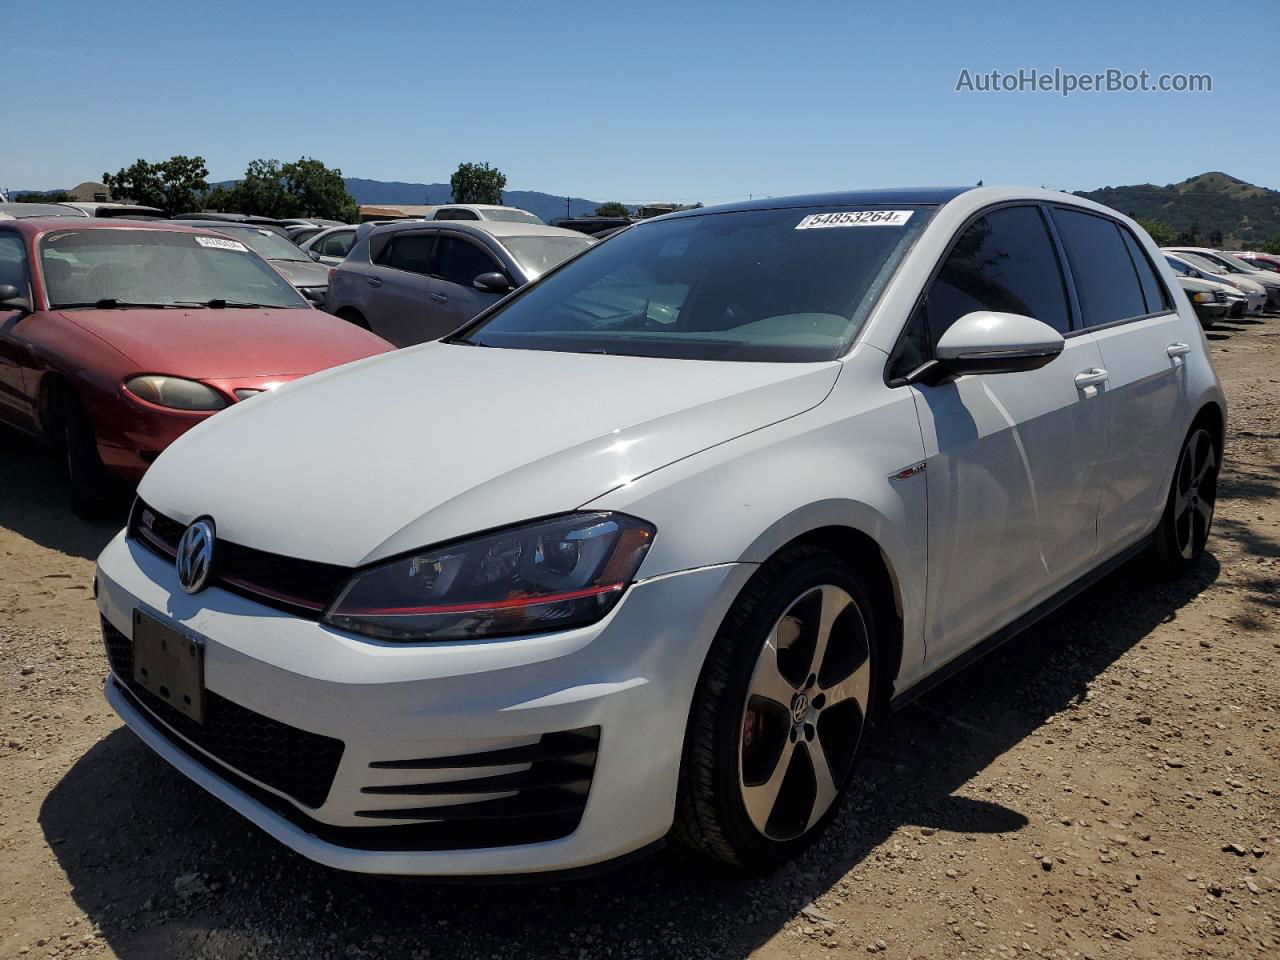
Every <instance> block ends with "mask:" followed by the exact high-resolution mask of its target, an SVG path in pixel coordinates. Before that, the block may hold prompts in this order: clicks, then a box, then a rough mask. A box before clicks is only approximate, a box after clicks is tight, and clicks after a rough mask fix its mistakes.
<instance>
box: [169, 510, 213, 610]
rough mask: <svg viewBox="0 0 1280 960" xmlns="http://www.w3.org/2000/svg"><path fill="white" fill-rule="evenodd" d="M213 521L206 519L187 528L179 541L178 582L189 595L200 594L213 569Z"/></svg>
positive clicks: (176, 560)
mask: <svg viewBox="0 0 1280 960" xmlns="http://www.w3.org/2000/svg"><path fill="white" fill-rule="evenodd" d="M213 539H214V537H213V520H212V519H211V518H209V517H204V518H202V519H200V520H197V521H196V522H195V523H193V524H191V526H189V527H187V529H186V531H185V532H184V533H183V534H182V539H181V540H179V541H178V556H177V558H176V559H175V561H174V563H175V565H176V566H177V568H178V582H179V583H180V584H182V589H183V590H185V591H187V593H199V592H200V591H201V590H203V589H204V588H205V586H207V585H208V583H209V573H210V571H211V570H212V569H213Z"/></svg>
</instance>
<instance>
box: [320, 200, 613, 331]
mask: <svg viewBox="0 0 1280 960" xmlns="http://www.w3.org/2000/svg"><path fill="white" fill-rule="evenodd" d="M595 242H596V241H595V240H593V239H592V238H591V237H587V236H583V235H582V234H581V233H576V232H575V231H573V230H561V229H559V228H558V227H547V226H540V225H537V224H530V223H515V222H505V221H444V222H439V221H434V220H406V221H402V222H399V223H389V224H386V225H384V226H380V227H376V228H374V229H373V230H371V231H369V232H368V233H367V234H364V235H363V236H358V238H357V240H356V244H355V246H354V247H353V248H352V250H351V252H350V253H349V254H347V257H346V259H345V260H343V261H342V263H341V265H340V266H338V267H337V268H336V269H335V270H333V271H332V274H331V276H330V279H329V296H328V299H327V300H326V302H325V309H326V310H327V311H329V312H330V313H332V314H335V315H336V316H339V317H342V318H343V319H345V320H349V321H350V322H351V323H355V324H358V325H359V326H362V327H365V328H367V329H369V330H372V331H373V332H374V333H376V334H378V336H380V337H383V338H385V339H387V340H390V341H391V342H392V343H394V344H395V345H396V346H400V347H403V346H408V345H409V344H412V343H425V342H426V341H428V340H438V339H439V338H440V337H443V336H444V335H445V334H447V333H450V332H451V331H453V330H455V329H457V328H458V327H460V326H461V325H462V324H464V323H466V322H467V321H468V320H470V319H471V318H473V317H475V316H476V315H477V314H479V313H480V312H481V311H483V310H485V309H487V308H488V307H489V306H490V305H492V304H493V303H496V302H497V301H498V300H500V299H502V298H503V297H505V296H506V295H507V294H508V293H509V292H511V291H512V290H514V289H516V288H517V287H521V286H524V285H525V284H526V283H528V282H529V281H531V280H535V279H537V278H538V277H539V276H541V275H542V274H544V273H546V272H547V271H548V270H550V269H551V268H552V267H555V266H557V265H559V264H560V263H562V262H563V261H565V260H567V259H568V258H570V257H572V256H574V255H576V254H578V253H581V252H582V251H583V250H585V249H587V247H589V246H591V245H592V244H594V243H595Z"/></svg>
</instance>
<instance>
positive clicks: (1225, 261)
mask: <svg viewBox="0 0 1280 960" xmlns="http://www.w3.org/2000/svg"><path fill="white" fill-rule="evenodd" d="M1166 249H1168V250H1170V251H1172V252H1173V253H1181V254H1192V255H1194V256H1197V257H1199V258H1200V259H1202V260H1208V261H1209V262H1210V263H1215V264H1217V265H1218V266H1219V267H1221V268H1222V270H1224V271H1225V274H1223V275H1225V276H1231V277H1242V278H1244V279H1246V280H1252V281H1253V282H1254V283H1258V284H1261V285H1262V287H1263V289H1264V290H1266V293H1267V306H1268V307H1269V308H1271V309H1272V310H1275V309H1280V276H1277V275H1276V274H1274V273H1272V272H1271V271H1270V270H1260V269H1258V268H1257V267H1255V266H1254V265H1253V264H1251V263H1247V262H1245V261H1244V260H1240V259H1238V258H1236V257H1233V256H1231V254H1229V253H1223V252H1222V251H1221V250H1210V249H1209V248H1208V247H1167V248H1166Z"/></svg>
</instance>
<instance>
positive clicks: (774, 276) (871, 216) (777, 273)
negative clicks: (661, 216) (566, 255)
mask: <svg viewBox="0 0 1280 960" xmlns="http://www.w3.org/2000/svg"><path fill="white" fill-rule="evenodd" d="M933 209H934V208H932V207H915V208H911V209H903V210H895V211H885V210H870V209H864V208H860V207H856V208H855V207H826V208H822V209H817V208H790V209H784V210H746V211H740V212H736V213H720V214H702V215H700V216H690V217H678V218H676V219H673V220H661V221H654V222H652V223H648V224H640V225H639V226H636V227H634V228H632V229H630V230H627V231H624V232H623V233H620V234H618V235H617V236H615V237H613V238H611V239H610V240H609V242H608V243H602V244H600V245H599V246H597V247H596V248H595V249H593V250H589V251H587V252H586V253H584V254H583V255H582V256H581V257H579V258H578V259H576V260H574V261H573V262H572V263H570V264H568V265H567V266H565V268H564V269H562V270H559V271H557V272H556V273H554V274H552V275H551V276H549V277H547V278H546V279H545V280H543V281H541V282H540V283H538V284H536V285H534V286H533V287H530V288H529V289H528V290H527V291H526V292H524V293H523V294H519V295H517V296H516V297H515V298H514V299H513V300H512V301H511V303H510V304H509V305H508V306H507V307H505V308H504V309H501V310H499V311H498V312H497V313H494V314H491V315H490V316H489V317H487V318H486V319H485V320H483V321H482V322H481V323H479V324H478V325H476V326H474V327H472V328H470V329H468V330H465V331H464V332H463V333H462V335H461V336H460V337H459V338H458V340H457V342H463V343H474V344H479V345H482V346H490V347H512V348H518V349H529V350H560V351H566V352H573V353H611V354H628V355H632V356H654V357H674V358H685V359H702V360H754V361H793V362H802V361H815V360H830V359H834V358H835V357H838V356H840V355H841V354H842V353H843V352H844V351H845V349H846V348H847V347H848V344H849V341H850V340H851V339H852V338H853V336H854V334H855V333H857V331H858V328H859V327H860V326H861V325H862V322H863V320H864V319H865V318H866V315H867V312H868V311H869V310H870V309H871V306H872V304H873V303H874V302H875V300H876V298H877V297H878V296H879V294H880V291H881V290H882V289H883V288H884V285H885V283H887V282H888V279H889V277H890V275H891V274H892V272H893V270H894V268H895V267H897V265H898V263H899V262H900V261H901V259H902V257H903V255H904V254H905V253H906V251H907V249H908V248H909V247H910V245H911V243H912V241H913V240H914V239H915V237H916V236H917V235H918V234H919V232H920V230H921V228H922V227H923V226H924V225H925V223H927V222H928V220H929V218H930V217H931V216H932V215H933Z"/></svg>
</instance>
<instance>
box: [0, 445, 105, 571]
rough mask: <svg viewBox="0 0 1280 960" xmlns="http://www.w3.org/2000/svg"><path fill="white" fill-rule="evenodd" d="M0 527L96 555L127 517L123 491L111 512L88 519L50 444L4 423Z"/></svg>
mask: <svg viewBox="0 0 1280 960" xmlns="http://www.w3.org/2000/svg"><path fill="white" fill-rule="evenodd" d="M0 445H3V453H0V490H2V491H4V496H3V497H0V527H3V528H5V529H8V530H12V531H13V532H14V533H17V534H19V535H20V536H23V537H25V538H26V539H28V540H30V541H32V542H33V543H38V544H40V545H41V546H44V547H48V548H49V549H50V550H57V551H58V552H59V553H65V554H68V555H70V556H76V557H84V558H85V559H86V560H93V559H96V558H97V556H98V554H100V553H101V552H102V548H103V547H105V546H106V545H107V541H109V540H110V539H111V538H112V537H113V536H115V535H116V532H117V531H118V530H119V529H120V528H121V527H123V526H124V525H125V522H126V520H127V519H128V507H129V501H128V498H127V497H126V496H124V495H123V494H122V495H121V496H120V497H119V498H118V500H119V503H118V504H117V505H116V508H115V509H114V510H113V512H112V514H111V515H110V516H109V517H107V518H106V519H104V520H100V521H95V522H93V523H89V522H86V521H84V520H81V519H80V518H79V517H77V516H76V515H75V514H74V513H72V512H71V496H70V493H69V491H68V488H67V480H66V476H65V475H64V473H63V471H62V470H61V469H60V467H59V464H58V462H57V460H56V458H55V456H54V454H53V453H52V451H50V450H49V449H48V448H47V447H45V446H43V445H42V444H41V443H39V442H38V441H36V440H35V439H33V438H31V437H29V436H27V435H26V434H22V433H18V432H17V431H16V430H11V429H8V428H5V427H0Z"/></svg>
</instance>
